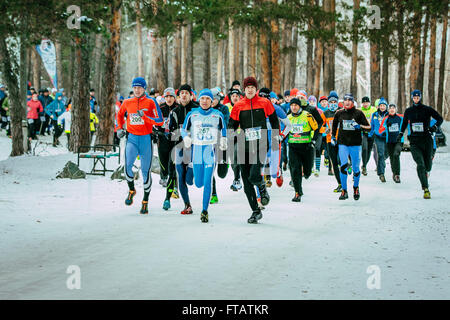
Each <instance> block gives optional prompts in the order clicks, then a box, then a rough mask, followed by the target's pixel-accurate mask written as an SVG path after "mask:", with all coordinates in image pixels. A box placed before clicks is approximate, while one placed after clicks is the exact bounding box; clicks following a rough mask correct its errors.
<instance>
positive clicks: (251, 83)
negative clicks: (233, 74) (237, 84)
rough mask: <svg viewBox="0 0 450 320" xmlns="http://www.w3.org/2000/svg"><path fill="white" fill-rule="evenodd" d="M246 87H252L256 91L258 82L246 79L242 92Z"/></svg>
mask: <svg viewBox="0 0 450 320" xmlns="http://www.w3.org/2000/svg"><path fill="white" fill-rule="evenodd" d="M248 86H254V87H255V88H256V89H258V82H257V81H256V79H255V78H254V77H247V78H245V79H244V90H245V88H246V87H248Z"/></svg>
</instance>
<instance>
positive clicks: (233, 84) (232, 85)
mask: <svg viewBox="0 0 450 320" xmlns="http://www.w3.org/2000/svg"><path fill="white" fill-rule="evenodd" d="M235 85H239V86H240V85H241V83H240V82H239V81H238V80H234V81H233V83H232V84H231V87H232V88H233V87H234V86H235Z"/></svg>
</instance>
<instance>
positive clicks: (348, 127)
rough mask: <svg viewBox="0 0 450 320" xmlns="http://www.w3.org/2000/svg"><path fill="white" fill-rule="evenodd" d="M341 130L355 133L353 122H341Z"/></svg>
mask: <svg viewBox="0 0 450 320" xmlns="http://www.w3.org/2000/svg"><path fill="white" fill-rule="evenodd" d="M342 130H351V131H355V127H353V120H342Z"/></svg>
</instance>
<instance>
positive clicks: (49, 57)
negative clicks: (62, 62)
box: [36, 39, 58, 89]
mask: <svg viewBox="0 0 450 320" xmlns="http://www.w3.org/2000/svg"><path fill="white" fill-rule="evenodd" d="M36 51H37V52H38V53H39V55H40V56H41V58H42V63H43V64H44V67H45V70H47V73H48V75H49V76H50V79H51V80H52V83H53V87H55V88H56V89H58V79H57V77H56V50H55V46H54V45H53V42H52V41H51V40H49V39H43V40H42V41H41V44H40V45H37V46H36Z"/></svg>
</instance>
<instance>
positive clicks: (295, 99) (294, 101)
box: [291, 98, 302, 108]
mask: <svg viewBox="0 0 450 320" xmlns="http://www.w3.org/2000/svg"><path fill="white" fill-rule="evenodd" d="M293 103H294V104H296V105H298V106H299V107H300V108H301V107H302V102H301V101H300V99H298V98H294V99H292V100H291V104H293Z"/></svg>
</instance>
